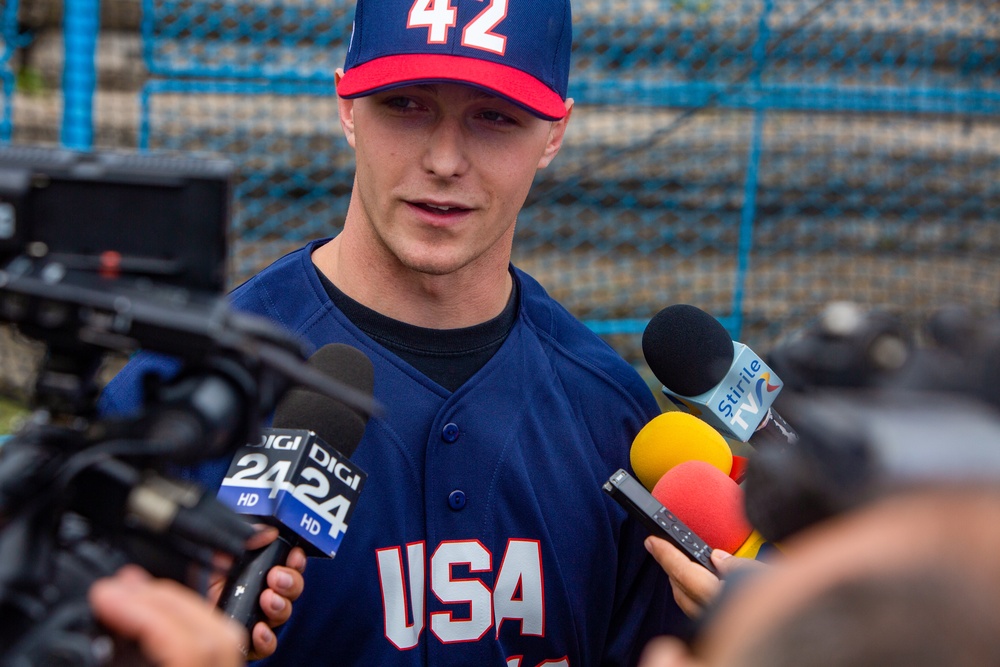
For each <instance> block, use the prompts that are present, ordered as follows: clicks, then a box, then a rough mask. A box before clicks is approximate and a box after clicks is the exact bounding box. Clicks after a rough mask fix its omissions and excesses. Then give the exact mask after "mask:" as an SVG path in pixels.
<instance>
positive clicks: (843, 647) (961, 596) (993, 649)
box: [740, 545, 1000, 667]
mask: <svg viewBox="0 0 1000 667" xmlns="http://www.w3.org/2000/svg"><path fill="white" fill-rule="evenodd" d="M955 547H956V548H955V551H954V557H955V558H957V559H959V561H960V560H961V545H955ZM995 575H996V573H992V576H991V575H990V574H989V573H983V572H974V571H971V570H963V569H962V564H961V562H958V563H951V564H949V563H947V562H941V563H937V564H933V565H929V566H927V567H923V568H920V569H919V570H913V569H912V568H908V571H904V572H896V573H886V572H885V571H881V572H868V573H865V574H863V575H860V576H858V577H854V578H851V579H848V580H845V581H843V582H840V583H838V584H836V585H834V586H832V587H830V588H828V589H826V590H825V591H823V592H822V593H820V594H819V595H817V596H816V597H815V598H814V599H813V600H811V601H810V602H809V603H807V604H806V605H805V606H804V607H803V608H801V609H798V610H796V611H795V612H793V613H792V614H791V615H790V616H789V617H788V618H787V619H785V620H784V621H783V622H781V623H779V624H778V625H777V626H776V627H775V628H773V629H771V630H769V631H767V632H766V633H765V635H764V636H762V637H761V638H759V639H758V641H757V642H756V643H755V646H754V648H753V649H751V650H750V651H748V653H747V654H746V655H744V656H742V658H743V659H742V660H741V661H740V664H741V667H885V666H887V665H888V666H893V665H901V666H906V667H940V666H943V665H946V666H947V667H966V666H967V667H974V666H975V667H979V666H980V665H1000V615H998V614H997V613H996V611H997V610H996V606H997V601H998V600H1000V596H998V591H1000V586H998V585H997V581H996V576H995Z"/></svg>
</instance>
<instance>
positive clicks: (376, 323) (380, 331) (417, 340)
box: [316, 268, 518, 391]
mask: <svg viewBox="0 0 1000 667" xmlns="http://www.w3.org/2000/svg"><path fill="white" fill-rule="evenodd" d="M316 274H317V275H318V276H319V279H320V282H322V283H323V287H324V288H326V291H327V293H328V294H329V295H330V299H331V300H332V301H333V303H334V305H335V306H337V308H339V309H340V310H341V312H343V313H344V315H345V316H346V317H347V319H349V320H350V321H351V322H352V323H353V324H354V325H355V326H356V327H358V328H359V329H361V330H362V331H364V332H365V333H366V334H368V335H369V336H371V338H372V339H373V340H375V341H376V342H378V343H379V344H381V345H383V346H385V347H386V348H388V349H389V350H391V351H392V352H394V353H395V354H396V355H397V356H398V357H399V358H401V359H403V360H404V361H406V362H407V363H408V364H410V365H411V366H413V367H414V368H416V369H417V370H418V371H420V372H421V373H423V374H424V375H426V376H427V377H428V378H430V379H431V380H433V381H434V382H436V383H438V384H439V385H441V386H442V387H444V388H445V389H447V390H448V391H455V390H456V389H458V388H459V387H460V386H462V384H463V383H464V382H465V381H466V380H468V379H469V378H470V377H472V376H473V375H475V373H476V371H478V370H479V369H480V368H482V367H483V366H485V365H486V362H487V361H489V360H490V358H491V357H492V356H493V355H494V354H495V353H496V351H497V350H499V349H500V346H501V345H503V342H504V341H505V340H506V339H507V334H509V333H510V330H511V329H512V328H513V327H514V322H515V321H516V320H517V293H518V287H517V280H514V281H513V283H514V287H513V289H512V290H511V292H510V299H508V300H507V305H506V306H505V307H504V309H503V312H501V313H500V314H499V315H497V316H496V317H494V318H493V319H491V320H488V321H486V322H483V323H482V324H476V325H473V326H471V327H463V328H461V329H428V328H426V327H417V326H414V325H412V324H406V323H405V322H400V321H399V320H394V319H392V318H391V317H386V316H385V315H382V314H381V313H378V312H376V311H374V310H372V309H371V308H368V307H367V306H363V305H362V304H360V303H358V302H357V301H355V300H354V299H352V298H351V297H349V296H347V295H346V294H344V293H343V292H341V291H340V290H339V289H338V288H337V286H336V285H334V284H333V283H332V282H331V281H330V279H329V278H327V277H326V276H325V275H323V272H322V271H320V270H319V269H318V268H317V269H316Z"/></svg>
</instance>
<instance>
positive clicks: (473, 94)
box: [414, 81, 504, 100]
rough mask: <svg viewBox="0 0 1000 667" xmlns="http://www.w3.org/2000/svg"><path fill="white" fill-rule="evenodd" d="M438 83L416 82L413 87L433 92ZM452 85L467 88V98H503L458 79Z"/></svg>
mask: <svg viewBox="0 0 1000 667" xmlns="http://www.w3.org/2000/svg"><path fill="white" fill-rule="evenodd" d="M449 83H450V82H449ZM440 85H441V84H439V83H418V84H415V85H414V88H416V89H418V90H423V91H424V92H428V93H433V92H437V91H438V90H439V86H440ZM454 85H456V86H461V87H463V88H466V89H468V92H467V93H466V94H467V95H468V97H469V99H476V100H479V99H498V100H502V99H504V98H502V97H500V96H499V95H497V94H496V93H491V92H489V91H488V90H483V89H482V88H479V87H478V86H470V85H467V84H463V83H461V82H458V81H455V82H454Z"/></svg>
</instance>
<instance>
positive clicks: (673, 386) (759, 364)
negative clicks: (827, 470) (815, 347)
mask: <svg viewBox="0 0 1000 667" xmlns="http://www.w3.org/2000/svg"><path fill="white" fill-rule="evenodd" d="M642 354H643V356H644V357H645V359H646V363H647V364H648V365H649V368H650V370H651V371H653V375H655V376H656V379H657V380H659V381H660V383H661V384H662V385H663V393H664V395H666V396H667V397H668V398H669V399H670V400H671V401H673V402H674V403H675V404H676V405H677V406H678V407H679V408H680V409H681V410H684V411H686V412H689V413H691V414H692V415H694V416H696V417H698V418H699V419H702V420H704V421H706V422H708V423H709V424H710V425H711V426H714V427H715V428H717V429H719V431H721V432H722V434H723V435H726V436H728V437H731V438H734V439H736V440H740V441H741V442H748V443H749V444H751V445H753V446H754V447H755V448H759V447H762V446H772V445H774V446H778V447H785V446H788V445H792V444H795V442H797V441H798V435H797V434H796V433H795V431H794V430H793V429H792V428H791V427H790V426H789V425H788V424H787V423H786V422H785V420H784V419H782V418H781V417H780V416H779V415H778V413H777V412H775V411H774V410H772V409H771V404H772V403H773V402H774V399H775V398H777V396H778V393H779V392H780V391H781V386H782V383H781V379H780V378H779V377H778V376H777V374H775V373H774V372H773V371H772V370H771V369H770V368H768V367H767V364H765V363H764V361H763V360H762V359H761V358H760V357H758V356H757V355H756V354H754V352H753V350H751V349H750V348H749V347H747V346H746V345H743V344H742V343H737V342H735V341H733V340H732V338H730V336H729V333H728V332H727V331H726V328H725V327H723V326H722V324H721V323H720V322H719V321H718V320H717V319H715V318H714V317H712V316H711V315H709V314H708V313H706V312H705V311H703V310H701V309H700V308H696V307H695V306H690V305H687V304H675V305H673V306H668V307H666V308H664V309H663V310H661V311H660V312H659V313H657V314H656V315H655V316H653V318H652V319H651V320H650V321H649V324H647V325H646V329H645V331H643V334H642Z"/></svg>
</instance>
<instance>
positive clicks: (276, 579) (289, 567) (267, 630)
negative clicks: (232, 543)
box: [208, 525, 306, 660]
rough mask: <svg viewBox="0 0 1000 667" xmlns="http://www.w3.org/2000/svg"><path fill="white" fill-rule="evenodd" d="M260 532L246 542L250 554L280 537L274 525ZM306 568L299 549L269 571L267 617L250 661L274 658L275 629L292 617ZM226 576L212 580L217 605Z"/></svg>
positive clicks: (263, 600)
mask: <svg viewBox="0 0 1000 667" xmlns="http://www.w3.org/2000/svg"><path fill="white" fill-rule="evenodd" d="M257 528H258V532H257V533H255V534H254V535H253V536H252V537H251V538H250V539H249V540H248V541H247V551H254V550H256V549H261V548H263V547H265V546H267V545H268V544H270V543H271V542H273V541H274V540H276V539H277V538H278V529H277V528H274V527H273V526H263V525H259V526H257ZM305 569H306V554H305V552H304V551H303V550H302V549H301V548H300V547H294V548H292V550H291V551H290V552H289V553H288V557H287V559H286V561H285V565H276V566H274V567H272V568H271V569H270V570H268V573H267V586H268V587H267V588H266V589H265V590H264V591H263V592H262V593H261V594H260V599H259V600H258V602H259V603H260V608H261V611H262V612H263V613H264V615H265V616H266V617H267V618H266V620H262V621H258V622H257V623H256V624H255V625H254V627H253V631H252V633H251V642H252V644H251V646H250V647H249V649H248V651H247V658H248V659H249V660H259V659H261V658H266V657H268V656H270V655H272V654H273V653H274V652H275V650H277V648H278V639H277V637H276V636H275V634H274V631H273V630H272V628H277V627H278V626H280V625H282V624H284V623H285V622H286V621H288V619H289V617H291V615H292V603H293V602H295V601H296V600H297V599H298V598H299V596H300V595H302V591H303V589H304V588H305V579H304V578H303V576H302V574H303V572H305ZM225 583H226V580H225V577H224V576H223V575H221V574H220V575H218V576H216V577H214V578H213V579H212V581H211V582H210V584H209V587H208V597H209V599H211V600H212V601H213V602H215V603H216V604H218V600H219V596H220V595H221V593H222V589H223V587H224V586H225Z"/></svg>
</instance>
